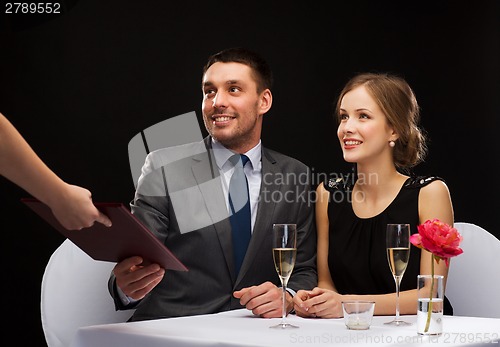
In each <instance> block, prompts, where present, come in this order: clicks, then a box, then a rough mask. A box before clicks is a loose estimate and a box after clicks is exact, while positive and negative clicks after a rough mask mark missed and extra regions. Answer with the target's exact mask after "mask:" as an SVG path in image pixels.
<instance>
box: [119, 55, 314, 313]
mask: <svg viewBox="0 0 500 347" xmlns="http://www.w3.org/2000/svg"><path fill="white" fill-rule="evenodd" d="M271 86H272V72H271V69H270V67H269V66H268V64H267V62H266V61H265V60H263V59H262V58H261V57H260V56H258V55H257V54H256V53H254V52H252V51H249V50H246V49H242V48H231V49H227V50H224V51H221V52H219V53H217V54H214V55H212V56H211V57H210V58H209V60H208V62H207V64H206V65H205V67H204V69H203V77H202V91H203V102H202V112H203V120H204V122H205V127H206V128H207V131H208V133H209V136H207V137H206V138H205V139H204V140H203V141H201V142H198V143H192V144H187V145H183V146H178V147H170V148H165V149H160V150H157V151H154V152H152V153H151V154H149V155H148V157H147V158H146V162H145V164H144V166H143V169H142V175H141V177H140V179H139V183H138V187H137V191H136V194H135V198H134V200H133V202H132V203H131V208H132V212H133V213H134V214H135V215H136V216H137V217H138V218H139V219H140V220H141V221H142V222H143V223H144V224H145V225H146V226H147V227H148V228H149V229H150V230H151V231H152V232H153V233H154V234H155V235H156V236H157V237H159V238H160V239H161V240H162V241H163V242H164V243H165V245H166V246H167V247H168V248H169V249H170V250H172V252H173V253H174V254H175V255H176V256H177V257H178V258H179V259H180V260H181V261H182V262H183V263H184V264H185V265H186V266H187V268H188V269H189V271H188V272H179V271H169V272H165V270H164V269H161V268H160V267H159V265H158V264H147V263H144V264H143V259H142V258H141V257H130V258H128V259H125V260H123V261H122V262H120V263H118V264H117V265H116V266H115V268H114V270H113V273H112V274H111V277H110V281H109V288H110V293H111V295H112V296H113V298H114V300H115V304H116V308H117V309H129V308H135V309H136V310H135V312H134V315H133V316H132V318H131V320H146V319H156V318H164V317H177V316H186V315H197V314H207V313H216V312H221V311H227V310H231V309H239V308H243V307H246V308H247V309H248V310H251V311H252V312H253V313H254V314H256V315H259V316H261V317H265V318H271V317H274V318H278V317H281V314H282V293H281V289H280V288H279V285H280V281H279V277H278V274H277V273H276V270H275V267H274V263H273V256H272V238H271V232H272V226H273V223H295V224H297V231H298V233H297V235H298V236H297V250H298V251H297V259H296V264H295V268H294V271H293V273H292V276H291V278H290V280H289V282H288V288H289V289H290V290H289V294H287V303H288V305H287V311H288V312H289V311H290V310H291V309H292V308H293V305H292V296H293V295H294V293H295V291H296V290H298V289H299V288H300V289H303V288H310V289H312V288H314V286H315V285H316V283H317V274H316V228H315V222H314V210H313V206H312V204H311V201H308V199H305V198H304V197H310V196H311V194H310V184H309V182H308V181H307V180H304V179H303V177H304V176H305V177H309V174H310V172H309V169H308V168H307V166H306V165H304V164H303V163H301V162H299V161H298V160H296V159H293V158H291V157H288V156H285V155H283V154H280V153H278V152H275V151H272V150H270V149H267V148H265V147H264V146H263V144H262V142H261V138H260V137H261V131H262V124H263V118H264V115H265V114H266V113H267V112H268V111H269V109H270V108H271V106H272V102H273V98H272V93H271ZM234 158H236V159H234ZM237 172H241V174H240V176H242V177H241V179H242V180H243V184H244V189H243V190H240V193H239V196H236V194H234V195H233V193H232V191H233V190H232V186H233V176H234V177H235V176H237ZM243 173H244V174H243ZM283 177H287V178H288V180H283ZM299 178H300V179H299ZM235 181H236V180H235ZM297 182H299V183H297ZM274 193H276V194H274ZM265 196H272V197H275V198H274V199H268V198H265ZM285 196H286V197H287V198H286V199H284V198H279V197H285ZM233 197H234V198H233ZM276 197H278V198H276ZM238 201H239V202H238ZM245 210H248V213H243V211H245Z"/></svg>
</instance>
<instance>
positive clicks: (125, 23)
mask: <svg viewBox="0 0 500 347" xmlns="http://www.w3.org/2000/svg"><path fill="white" fill-rule="evenodd" d="M61 4H62V12H63V13H62V14H61V15H30V14H19V13H18V14H5V5H4V4H3V3H2V10H1V15H0V28H1V36H0V39H1V41H0V112H2V113H3V114H4V115H5V116H6V117H7V118H9V119H10V121H11V122H12V123H13V124H14V125H15V126H16V128H17V129H18V130H19V131H20V132H21V134H22V135H23V136H24V137H25V138H26V140H27V141H28V142H29V143H30V145H31V146H32V147H33V148H34V149H35V151H36V152H37V153H38V154H39V156H40V157H41V158H42V159H43V160H44V161H45V162H46V163H47V164H48V166H49V167H50V168H52V169H53V170H54V171H55V172H56V173H57V174H58V175H59V176H60V177H61V178H63V179H64V180H66V181H67V182H70V183H74V184H78V185H81V186H84V187H86V188H88V189H90V190H91V191H92V194H93V197H94V200H95V201H119V202H124V203H128V202H129V201H130V199H131V198H132V197H133V193H134V185H133V182H132V176H131V174H130V167H129V161H128V147H127V146H128V142H129V141H130V139H131V138H132V137H133V136H134V135H136V134H137V133H138V132H139V131H141V130H142V129H144V128H147V127H149V126H151V125H153V124H156V123H158V122H160V121H162V120H165V119H167V118H170V117H174V116H177V115H180V114H183V113H186V112H190V111H196V113H197V115H198V117H199V116H200V115H201V112H200V106H201V99H202V94H201V84H200V81H201V69H202V66H203V64H204V63H205V61H206V59H207V57H208V56H209V55H210V54H212V53H215V52H217V51H219V50H221V49H224V48H227V47H231V46H244V47H247V48H251V49H255V50H257V51H258V52H260V53H261V54H262V55H263V56H264V57H266V58H267V59H268V61H269V62H270V63H271V66H272V67H273V70H274V74H275V81H276V82H275V85H274V89H273V95H274V104H273V107H272V109H271V111H270V112H269V113H268V114H267V115H266V116H265V121H264V131H263V135H262V138H263V143H264V144H265V145H266V146H267V147H270V148H273V149H276V150H278V151H282V152H284V153H287V154H290V155H292V156H294V157H296V158H298V159H300V160H302V161H303V162H304V163H306V164H308V165H309V166H310V167H311V168H312V169H313V170H314V171H315V172H316V173H336V172H342V171H346V170H349V166H348V165H347V164H345V163H344V162H343V159H342V155H341V151H340V148H339V145H338V142H337V139H336V128H335V126H334V122H333V119H332V111H333V103H334V101H335V97H336V95H337V93H338V92H339V91H340V89H341V88H342V86H343V84H344V83H345V82H346V81H347V79H348V78H349V77H351V76H352V75H353V74H355V73H357V72H364V71H388V72H393V73H397V74H399V75H401V76H403V77H405V78H406V79H407V81H408V82H409V83H410V85H411V86H412V87H413V88H414V91H415V93H416V95H417V99H418V100H419V103H420V106H421V108H422V126H423V128H424V129H425V130H426V131H427V132H428V135H429V137H430V139H431V142H430V143H429V147H430V154H429V156H428V157H427V160H426V162H425V163H423V164H421V165H419V166H418V167H417V168H416V170H415V171H416V173H419V174H435V175H439V176H441V177H443V178H444V179H445V181H446V182H447V184H448V186H449V188H450V191H451V195H452V199H453V203H454V208H455V220H456V221H467V222H472V223H475V224H478V225H480V226H482V227H484V228H486V229H487V230H489V231H490V232H492V233H493V234H495V235H496V236H497V237H500V230H498V228H497V226H496V223H495V222H496V214H497V213H498V207H499V206H498V202H497V197H498V193H499V188H498V183H497V182H496V181H497V174H496V170H497V167H498V164H499V150H498V144H497V143H496V142H497V136H498V118H499V116H500V106H499V94H500V93H499V92H500V86H499V77H500V76H499V75H500V74H499V62H500V54H499V45H500V44H499V42H500V35H499V34H500V33H499V23H500V20H499V18H500V12H499V3H498V1H494V0H491V1H474V2H469V4H468V5H458V3H457V2H455V1H413V2H406V1H400V2H393V3H391V2H384V1H382V2H381V1H365V2H361V1H344V2H331V4H330V5H328V6H323V5H320V4H319V2H314V1H307V2H304V1H302V2H300V3H298V4H290V3H288V4H287V3H286V2H283V4H281V5H278V4H276V3H274V2H271V1H268V2H263V3H260V2H254V1H248V2H241V1H232V2H226V1H217V2H213V3H211V2H199V3H190V2H176V3H172V2H169V1H160V0H156V1H153V0H150V1H130V0H128V1H118V0H112V1H105V0H80V1H76V0H75V1H63V2H61ZM200 124H201V123H200ZM202 129H203V134H204V135H205V134H206V132H205V129H204V128H202ZM25 196H28V195H27V193H26V192H24V191H23V190H22V189H20V188H18V187H17V186H15V185H14V184H12V183H11V182H9V181H7V180H6V179H4V178H1V177H0V204H1V205H0V211H1V212H0V219H1V223H0V227H1V235H2V259H3V263H4V272H3V278H4V279H3V281H2V286H3V289H2V299H3V300H2V301H3V302H4V305H3V315H4V317H6V318H7V320H6V321H7V323H4V324H2V331H3V332H4V333H6V334H4V336H7V334H8V335H10V336H15V337H16V344H18V345H21V344H22V343H29V345H30V346H43V345H45V340H44V337H43V332H42V329H41V323H40V313H39V305H40V301H39V300H40V298H39V295H40V283H41V278H42V275H43V271H44V269H45V265H46V263H47V261H48V259H49V257H50V255H51V254H52V252H53V251H54V250H55V249H56V248H57V247H58V246H59V244H60V243H61V242H62V241H63V237H62V236H61V235H59V234H58V233H57V232H56V231H54V230H52V229H50V228H49V227H48V225H46V224H45V223H44V222H43V221H42V220H41V219H39V218H38V217H37V216H36V215H34V214H33V212H31V211H30V210H29V209H28V208H27V207H25V206H24V205H22V204H21V203H20V201H19V199H20V198H21V197H25ZM4 322H5V320H4ZM27 332H29V333H27Z"/></svg>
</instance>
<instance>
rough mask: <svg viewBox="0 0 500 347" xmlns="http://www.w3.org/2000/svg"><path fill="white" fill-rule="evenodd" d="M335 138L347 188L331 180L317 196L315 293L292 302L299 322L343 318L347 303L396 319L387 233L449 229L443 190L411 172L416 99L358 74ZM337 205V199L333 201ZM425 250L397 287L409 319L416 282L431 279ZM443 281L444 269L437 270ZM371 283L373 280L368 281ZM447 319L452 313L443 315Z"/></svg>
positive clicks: (400, 86)
mask: <svg viewBox="0 0 500 347" xmlns="http://www.w3.org/2000/svg"><path fill="white" fill-rule="evenodd" d="M336 117H337V120H338V122H339V125H338V129H337V135H338V139H339V143H340V146H341V148H342V152H343V154H344V160H346V161H347V162H349V163H352V164H353V165H354V166H355V168H356V170H355V172H356V177H354V179H353V180H350V179H349V180H347V179H342V178H340V179H339V178H338V177H335V178H331V179H329V180H326V181H325V182H324V183H322V184H320V185H319V186H318V188H317V193H318V201H317V203H316V225H317V228H318V244H317V252H318V256H317V266H318V287H317V288H315V289H314V290H312V291H299V292H298V293H297V295H296V296H295V297H294V303H295V310H296V312H297V314H299V315H301V316H305V317H315V316H316V317H324V318H332V317H341V316H342V314H343V312H342V307H341V302H342V301H345V300H370V301H374V302H375V303H376V304H375V314H376V315H391V314H394V312H395V306H394V305H395V302H396V300H395V295H396V294H395V291H394V288H395V283H394V279H393V276H392V274H391V271H390V267H389V266H388V263H387V258H386V244H385V240H386V235H385V233H386V226H387V225H388V224H400V223H407V224H410V228H411V233H412V234H413V233H416V232H417V225H419V224H421V223H423V222H424V221H425V220H428V219H434V218H439V219H441V220H444V221H446V222H447V223H450V224H451V223H453V207H452V203H451V198H450V194H449V192H448V188H447V186H446V184H445V183H444V182H443V181H442V180H441V179H440V178H438V177H416V176H414V175H413V174H412V172H411V169H412V167H413V166H415V165H416V164H418V163H419V162H421V161H422V160H423V159H424V156H425V152H426V146H425V138H424V136H423V133H422V131H421V129H419V127H418V121H419V106H418V104H417V101H416V98H415V95H414V93H413V91H412V89H411V88H410V86H409V85H408V84H407V83H406V81H405V80H404V79H402V78H400V77H398V76H394V75H390V74H372V73H367V74H360V75H357V76H355V77H353V78H352V79H351V80H350V81H349V82H348V83H347V84H346V86H345V87H344V89H343V90H342V92H341V93H340V96H339V98H338V102H337V108H336ZM339 192H340V193H341V194H340V197H343V199H339ZM423 253H427V251H425V250H418V251H417V249H412V250H411V253H410V261H409V264H408V266H407V269H406V272H405V276H404V277H403V280H402V282H401V313H402V314H415V313H416V305H415V302H416V300H417V292H416V276H417V275H418V274H420V273H424V274H425V273H429V272H430V267H431V265H432V264H431V262H430V258H429V257H424V258H422V262H421V254H423ZM436 273H437V274H440V275H444V276H446V273H447V269H446V266H444V265H443V264H440V265H438V266H437V270H436ZM370 279H371V280H370ZM445 312H447V313H448V314H451V306H447V307H445Z"/></svg>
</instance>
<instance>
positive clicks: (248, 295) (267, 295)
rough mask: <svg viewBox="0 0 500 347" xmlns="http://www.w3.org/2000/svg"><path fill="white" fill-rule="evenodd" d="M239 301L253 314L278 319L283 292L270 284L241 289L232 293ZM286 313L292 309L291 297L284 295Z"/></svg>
mask: <svg viewBox="0 0 500 347" xmlns="http://www.w3.org/2000/svg"><path fill="white" fill-rule="evenodd" d="M233 295H234V297H235V298H237V299H240V304H242V305H243V306H245V307H246V308H247V309H248V310H251V311H252V313H253V314H255V315H258V316H260V317H264V318H280V317H281V316H282V312H281V311H282V309H283V296H282V295H283V290H282V288H278V287H277V286H275V285H274V284H273V283H271V282H265V283H262V284H261V285H258V286H252V287H247V288H243V289H241V290H238V291H235V292H234V293H233ZM286 302H287V305H286V306H287V313H288V312H290V311H291V310H292V308H293V301H292V296H291V295H290V293H288V292H287V293H286Z"/></svg>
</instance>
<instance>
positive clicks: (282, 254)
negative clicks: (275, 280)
mask: <svg viewBox="0 0 500 347" xmlns="http://www.w3.org/2000/svg"><path fill="white" fill-rule="evenodd" d="M296 256H297V225H296V224H273V259H274V266H275V268H276V272H277V273H278V276H279V278H280V281H281V287H282V290H283V307H282V315H281V322H280V323H279V324H277V325H273V326H271V328H280V329H286V328H298V327H297V326H296V325H293V324H290V323H288V322H287V321H286V313H287V312H286V286H287V284H288V280H289V279H290V275H291V274H292V271H293V267H294V266H295V258H296Z"/></svg>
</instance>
